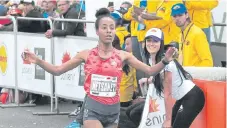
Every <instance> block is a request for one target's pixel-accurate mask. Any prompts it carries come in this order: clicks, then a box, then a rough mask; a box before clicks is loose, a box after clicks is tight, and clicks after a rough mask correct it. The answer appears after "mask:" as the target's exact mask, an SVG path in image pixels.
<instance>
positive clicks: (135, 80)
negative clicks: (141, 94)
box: [132, 68, 138, 91]
mask: <svg viewBox="0 0 227 128" xmlns="http://www.w3.org/2000/svg"><path fill="white" fill-rule="evenodd" d="M132 71H133V84H134V91H136V90H137V87H138V83H137V79H136V69H135V68H133V70H132Z"/></svg>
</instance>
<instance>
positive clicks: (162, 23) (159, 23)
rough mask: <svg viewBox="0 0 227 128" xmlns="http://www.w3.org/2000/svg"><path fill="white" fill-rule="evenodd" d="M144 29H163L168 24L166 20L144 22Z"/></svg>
mask: <svg viewBox="0 0 227 128" xmlns="http://www.w3.org/2000/svg"><path fill="white" fill-rule="evenodd" d="M144 24H145V25H146V28H163V27H165V26H166V25H168V24H169V22H168V21H166V20H144Z"/></svg>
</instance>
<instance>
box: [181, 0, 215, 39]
mask: <svg viewBox="0 0 227 128" xmlns="http://www.w3.org/2000/svg"><path fill="white" fill-rule="evenodd" d="M184 4H185V6H186V8H187V9H188V14H189V16H190V18H191V20H192V22H193V23H194V24H195V25H196V26H198V27H200V28H201V29H202V30H203V31H204V33H205V34H206V37H207V40H208V43H210V27H211V26H212V25H213V24H212V15H211V10H212V9H214V8H215V7H217V6H218V0H196V1H195V0H184Z"/></svg>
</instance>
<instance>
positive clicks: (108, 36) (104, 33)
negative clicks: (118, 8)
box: [96, 17, 115, 44]
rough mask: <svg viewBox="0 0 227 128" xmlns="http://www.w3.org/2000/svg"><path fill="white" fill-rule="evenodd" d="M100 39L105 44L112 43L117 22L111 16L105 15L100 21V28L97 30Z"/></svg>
mask: <svg viewBox="0 0 227 128" xmlns="http://www.w3.org/2000/svg"><path fill="white" fill-rule="evenodd" d="M96 33H97V35H98V36H99V40H100V41H102V42H103V43H105V44H108V43H112V42H113V39H114V36H115V22H114V20H113V19H111V18H109V17H104V18H102V19H101V20H100V21H99V28H98V30H97V31H96Z"/></svg>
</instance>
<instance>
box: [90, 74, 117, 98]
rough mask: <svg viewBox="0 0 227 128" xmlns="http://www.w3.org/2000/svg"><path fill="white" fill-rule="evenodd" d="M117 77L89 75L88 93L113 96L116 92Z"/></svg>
mask: <svg viewBox="0 0 227 128" xmlns="http://www.w3.org/2000/svg"><path fill="white" fill-rule="evenodd" d="M116 89H117V77H111V76H102V75H96V74H92V75H91V88H90V94H91V95H94V96H100V97H114V96H115V95H116V92H117V90H116Z"/></svg>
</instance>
